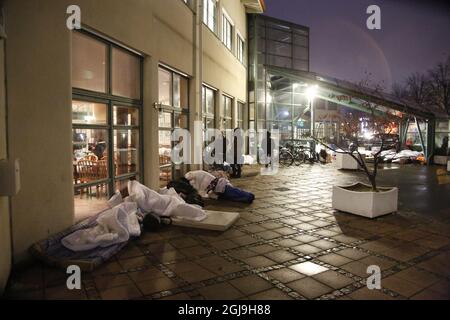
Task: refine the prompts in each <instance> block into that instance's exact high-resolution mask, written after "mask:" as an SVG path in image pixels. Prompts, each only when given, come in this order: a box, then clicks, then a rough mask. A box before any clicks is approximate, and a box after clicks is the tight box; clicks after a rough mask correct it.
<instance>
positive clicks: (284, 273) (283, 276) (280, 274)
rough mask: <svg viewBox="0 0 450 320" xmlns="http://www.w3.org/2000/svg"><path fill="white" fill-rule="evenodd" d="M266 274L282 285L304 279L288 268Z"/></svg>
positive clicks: (301, 275)
mask: <svg viewBox="0 0 450 320" xmlns="http://www.w3.org/2000/svg"><path fill="white" fill-rule="evenodd" d="M267 274H268V275H269V276H271V277H273V278H275V279H276V280H278V281H280V282H282V283H288V282H292V281H295V280H299V279H302V278H304V277H305V275H303V274H301V273H298V272H295V271H294V270H292V269H289V268H283V269H278V270H273V271H270V272H267Z"/></svg>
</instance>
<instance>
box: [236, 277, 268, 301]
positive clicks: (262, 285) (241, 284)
mask: <svg viewBox="0 0 450 320" xmlns="http://www.w3.org/2000/svg"><path fill="white" fill-rule="evenodd" d="M230 284H231V285H232V286H233V287H235V288H236V289H238V290H239V291H241V292H242V293H244V294H245V295H246V296H249V295H252V294H255V293H258V292H261V291H264V290H267V289H269V288H272V284H271V283H269V282H268V281H266V280H264V279H262V278H261V277H258V276H257V275H251V276H247V277H243V278H238V279H234V280H231V281H230Z"/></svg>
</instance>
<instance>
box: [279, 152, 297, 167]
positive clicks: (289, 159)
mask: <svg viewBox="0 0 450 320" xmlns="http://www.w3.org/2000/svg"><path fill="white" fill-rule="evenodd" d="M278 163H279V164H280V166H281V167H290V166H291V165H292V164H293V163H294V156H293V155H292V153H291V152H290V151H289V150H288V148H286V147H280V153H279V157H278Z"/></svg>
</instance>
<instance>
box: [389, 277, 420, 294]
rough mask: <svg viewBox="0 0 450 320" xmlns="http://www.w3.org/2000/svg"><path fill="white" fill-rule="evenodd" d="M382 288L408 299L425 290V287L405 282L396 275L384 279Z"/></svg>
mask: <svg viewBox="0 0 450 320" xmlns="http://www.w3.org/2000/svg"><path fill="white" fill-rule="evenodd" d="M381 286H382V287H383V288H387V289H390V290H392V291H394V292H396V293H399V294H401V295H402V296H404V297H407V298H409V297H411V296H413V295H415V294H417V293H418V292H419V291H422V290H423V289H425V288H424V287H423V286H420V285H418V284H415V283H413V282H409V281H407V280H404V279H402V278H400V277H398V276H396V275H393V276H390V277H387V278H385V279H382V280H381Z"/></svg>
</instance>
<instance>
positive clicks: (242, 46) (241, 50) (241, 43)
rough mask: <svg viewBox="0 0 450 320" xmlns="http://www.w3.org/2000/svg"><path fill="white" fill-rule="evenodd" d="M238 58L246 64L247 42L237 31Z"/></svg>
mask: <svg viewBox="0 0 450 320" xmlns="http://www.w3.org/2000/svg"><path fill="white" fill-rule="evenodd" d="M236 57H237V59H238V60H239V61H240V62H241V63H242V64H245V40H244V37H243V36H242V35H241V33H240V32H239V31H236Z"/></svg>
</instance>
